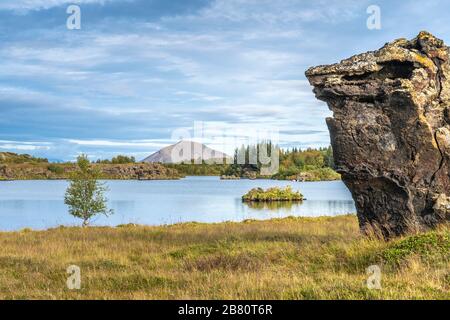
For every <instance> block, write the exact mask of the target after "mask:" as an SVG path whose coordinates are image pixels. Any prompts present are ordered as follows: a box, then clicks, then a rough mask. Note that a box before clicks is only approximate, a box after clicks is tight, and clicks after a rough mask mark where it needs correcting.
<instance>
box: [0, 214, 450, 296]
mask: <svg viewBox="0 0 450 320" xmlns="http://www.w3.org/2000/svg"><path fill="white" fill-rule="evenodd" d="M449 238H450V227H449V226H448V225H447V226H444V227H442V228H441V229H440V230H439V231H435V232H430V233H426V234H422V235H417V236H412V237H408V238H404V239H398V240H395V241H393V242H389V243H386V242H383V241H379V240H370V239H366V238H363V237H362V236H361V235H360V233H359V231H358V224H357V220H356V217H355V216H352V215H349V216H341V217H322V218H285V219H275V220H268V221H245V222H241V223H231V222H229V223H218V224H200V223H185V224H178V225H171V226H160V227H144V226H122V227H116V228H110V227H92V228H85V229H82V228H74V227H70V228H69V227H60V228H55V229H50V230H46V231H30V230H23V231H20V232H0V246H1V248H2V250H1V251H0V298H1V299H43V298H45V299H449V298H450V295H449V287H450V272H449V270H450V264H449ZM425 249H426V250H425ZM73 264H75V265H78V266H79V267H80V268H81V277H82V282H81V283H82V287H81V290H74V291H71V290H68V289H67V288H66V279H67V277H68V274H66V269H67V267H68V266H69V265H73ZM373 264H378V265H380V266H381V268H382V286H383V289H382V290H369V289H367V287H366V285H365V283H364V282H365V281H366V279H367V277H368V276H367V275H366V273H365V270H366V268H367V267H368V266H370V265H373Z"/></svg>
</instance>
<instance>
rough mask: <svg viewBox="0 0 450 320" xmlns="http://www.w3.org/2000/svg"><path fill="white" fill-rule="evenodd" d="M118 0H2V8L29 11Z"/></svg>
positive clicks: (0, 5) (0, 8) (0, 4)
mask: <svg viewBox="0 0 450 320" xmlns="http://www.w3.org/2000/svg"><path fill="white" fill-rule="evenodd" d="M111 1H117V0H2V2H0V10H14V11H22V12H23V11H29V10H45V9H50V8H53V7H59V6H62V5H70V4H93V3H97V4H102V5H103V4H105V3H107V2H111Z"/></svg>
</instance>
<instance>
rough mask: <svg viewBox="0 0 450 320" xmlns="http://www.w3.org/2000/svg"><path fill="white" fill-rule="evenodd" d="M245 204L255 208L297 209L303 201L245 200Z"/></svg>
mask: <svg viewBox="0 0 450 320" xmlns="http://www.w3.org/2000/svg"><path fill="white" fill-rule="evenodd" d="M243 203H244V205H246V206H248V207H249V208H251V209H255V210H280V209H289V210H292V209H295V208H297V207H299V206H300V205H301V204H302V203H303V202H301V201H267V202H261V201H260V202H257V201H250V202H243Z"/></svg>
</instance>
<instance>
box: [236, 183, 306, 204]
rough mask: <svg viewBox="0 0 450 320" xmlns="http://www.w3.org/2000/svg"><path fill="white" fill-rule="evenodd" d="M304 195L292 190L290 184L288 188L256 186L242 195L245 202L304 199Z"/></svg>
mask: <svg viewBox="0 0 450 320" xmlns="http://www.w3.org/2000/svg"><path fill="white" fill-rule="evenodd" d="M303 200H305V199H304V197H303V195H302V194H301V193H300V192H298V191H294V190H292V188H291V187H290V186H287V187H286V188H277V187H274V188H269V189H267V190H264V189H262V188H254V189H252V190H250V191H249V192H247V193H246V194H245V195H244V196H242V201H243V202H275V201H292V202H293V201H303Z"/></svg>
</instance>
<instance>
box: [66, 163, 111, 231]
mask: <svg viewBox="0 0 450 320" xmlns="http://www.w3.org/2000/svg"><path fill="white" fill-rule="evenodd" d="M77 166H78V170H77V171H75V172H74V173H73V174H72V176H71V178H70V185H69V187H68V188H67V190H66V194H65V197H64V203H65V204H66V205H68V206H69V213H70V214H71V215H73V216H74V217H77V218H80V219H83V224H82V226H83V227H87V226H88V225H89V223H90V220H91V218H92V217H94V216H96V215H99V214H104V215H105V216H109V215H110V214H112V213H113V211H112V210H108V207H107V201H108V200H107V198H106V197H105V192H106V191H108V188H107V187H106V185H105V184H104V183H101V182H99V181H98V178H99V176H100V173H99V171H98V170H96V169H92V168H91V164H90V162H89V160H88V158H87V156H86V155H81V156H79V157H78V159H77Z"/></svg>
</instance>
